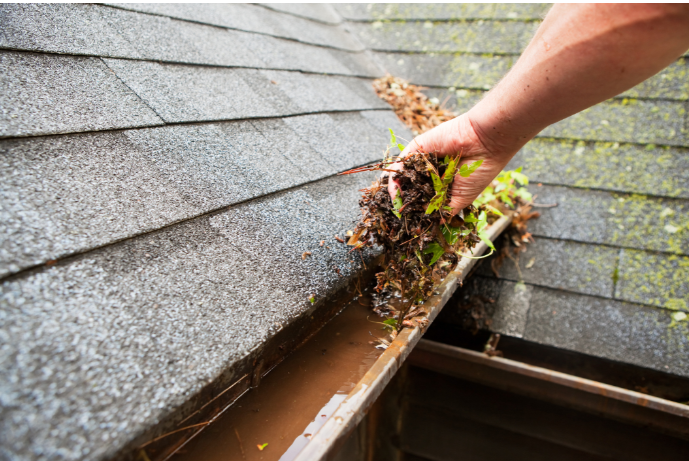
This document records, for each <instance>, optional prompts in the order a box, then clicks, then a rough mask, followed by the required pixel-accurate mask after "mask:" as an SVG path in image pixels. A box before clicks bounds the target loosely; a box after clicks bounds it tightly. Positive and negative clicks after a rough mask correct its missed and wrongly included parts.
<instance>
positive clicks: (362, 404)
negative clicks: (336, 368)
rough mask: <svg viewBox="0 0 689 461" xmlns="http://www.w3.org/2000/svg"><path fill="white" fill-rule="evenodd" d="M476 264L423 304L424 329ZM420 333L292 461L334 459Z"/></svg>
mask: <svg viewBox="0 0 689 461" xmlns="http://www.w3.org/2000/svg"><path fill="white" fill-rule="evenodd" d="M511 222H512V216H511V215H505V216H503V217H502V218H500V219H499V220H498V221H496V222H495V223H493V225H492V226H490V228H489V229H488V235H489V237H490V239H491V240H492V241H494V240H495V239H496V238H497V237H498V236H499V235H500V234H501V233H502V232H503V231H504V230H505V229H506V228H507V226H509V224H510V223H511ZM487 249H488V246H487V245H486V244H485V243H483V242H481V243H479V244H478V245H477V246H476V247H475V248H474V253H473V255H474V257H476V256H481V255H482V254H483V253H485V252H486V250H487ZM476 262H477V261H476V259H468V258H462V259H461V260H460V261H459V263H458V265H457V268H456V269H455V270H454V271H453V272H451V273H450V274H449V275H448V276H447V277H446V278H445V280H444V281H443V282H442V283H441V284H440V286H439V287H438V288H437V290H436V292H437V293H438V294H436V295H434V296H432V297H431V298H430V299H429V300H428V301H426V303H425V305H424V306H425V307H426V312H427V318H428V325H430V324H431V323H432V322H433V320H434V319H435V318H436V317H437V315H438V313H439V312H440V311H441V310H442V308H443V307H444V306H445V304H446V303H447V302H448V301H449V299H450V298H451V297H452V295H453V294H454V292H455V290H456V289H457V287H458V286H461V284H462V282H463V281H464V279H465V278H466V277H467V275H468V274H469V272H470V271H471V269H472V268H473V267H474V265H475V264H476ZM426 328H427V326H426ZM423 333H424V330H422V329H421V328H420V327H414V328H405V329H404V330H402V332H401V333H400V334H399V335H398V336H397V338H395V340H394V341H393V342H392V343H391V344H390V346H389V347H388V348H387V349H386V350H385V352H384V353H383V354H382V355H381V356H380V357H379V358H378V360H377V361H376V362H375V363H374V364H373V366H372V367H371V369H370V370H369V371H368V372H367V373H366V375H364V377H363V378H362V379H361V380H360V381H359V382H358V383H357V385H356V386H355V387H354V389H352V391H351V392H350V393H349V394H348V395H347V397H346V398H345V400H344V401H343V402H342V403H341V404H340V406H339V407H338V408H337V410H336V411H335V412H334V413H333V414H332V416H330V418H329V419H328V420H327V421H326V422H325V424H324V425H323V426H322V427H321V428H320V430H319V431H318V432H316V433H315V434H314V435H313V437H312V438H311V441H310V442H309V444H308V445H306V447H304V449H303V450H302V451H301V453H299V455H297V457H296V458H295V461H320V460H327V459H329V457H331V456H332V455H334V454H335V453H336V452H337V450H338V449H339V447H340V446H341V444H342V443H343V442H344V441H345V440H346V439H347V437H348V436H349V434H350V433H351V432H352V431H353V430H354V429H355V428H356V426H357V425H358V424H359V423H360V422H361V420H362V419H363V418H364V417H365V416H366V414H367V413H368V410H369V409H370V408H371V406H372V405H373V403H374V402H375V401H376V399H377V398H378V397H379V396H380V394H381V393H382V392H383V390H384V389H385V387H386V385H387V384H388V383H389V382H390V380H391V379H392V377H393V376H394V375H395V373H397V371H398V370H399V369H400V367H401V366H402V364H403V363H404V362H405V360H406V359H407V357H409V354H410V353H411V352H412V350H413V349H414V347H415V346H416V345H417V344H418V343H419V340H421V337H422V336H423Z"/></svg>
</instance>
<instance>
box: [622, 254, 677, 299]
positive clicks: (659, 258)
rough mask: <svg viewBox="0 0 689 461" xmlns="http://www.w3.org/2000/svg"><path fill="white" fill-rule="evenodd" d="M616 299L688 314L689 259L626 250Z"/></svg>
mask: <svg viewBox="0 0 689 461" xmlns="http://www.w3.org/2000/svg"><path fill="white" fill-rule="evenodd" d="M615 297H617V298H619V299H624V300H626V301H632V302H638V303H644V304H651V305H655V306H659V307H664V308H666V309H671V310H681V311H688V310H689V305H688V304H687V300H689V257H687V256H677V255H664V254H657V253H651V252H647V251H639V250H624V251H623V253H622V258H621V260H620V280H619V283H618V284H617V289H616V292H615Z"/></svg>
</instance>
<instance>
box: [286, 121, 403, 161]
mask: <svg viewBox="0 0 689 461" xmlns="http://www.w3.org/2000/svg"><path fill="white" fill-rule="evenodd" d="M284 121H285V123H286V124H287V126H289V127H290V128H291V129H293V130H294V131H295V132H296V133H297V134H298V135H299V136H300V137H301V138H302V139H304V140H306V141H307V142H308V143H309V144H310V145H311V147H312V148H313V149H314V150H315V151H317V152H319V153H320V154H321V155H322V156H323V157H324V158H325V159H326V160H327V162H328V163H329V164H330V165H332V166H333V168H334V169H335V170H336V171H338V172H342V171H345V170H348V169H350V168H352V167H354V166H359V165H365V164H367V163H371V162H374V161H379V160H382V158H383V152H384V151H385V148H386V145H387V141H388V135H387V129H388V128H392V129H393V130H394V131H395V132H396V133H398V134H399V135H400V136H401V137H405V138H408V139H411V135H410V134H409V130H407V129H406V128H405V127H404V126H403V125H402V124H401V123H400V121H399V119H397V117H396V116H395V115H394V114H392V113H391V112H389V111H365V112H361V113H360V114H352V113H346V114H318V115H304V116H299V117H290V118H286V119H284ZM351 140H357V143H356V144H355V143H352V142H351Z"/></svg>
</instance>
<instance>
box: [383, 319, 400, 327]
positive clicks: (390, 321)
mask: <svg viewBox="0 0 689 461" xmlns="http://www.w3.org/2000/svg"><path fill="white" fill-rule="evenodd" d="M383 327H384V328H390V329H393V330H394V329H395V327H397V320H395V319H387V320H383Z"/></svg>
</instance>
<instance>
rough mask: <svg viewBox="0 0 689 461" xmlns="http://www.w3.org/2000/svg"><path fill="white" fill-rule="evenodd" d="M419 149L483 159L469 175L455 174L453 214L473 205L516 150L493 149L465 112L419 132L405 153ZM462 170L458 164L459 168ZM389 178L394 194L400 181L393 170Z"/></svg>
mask: <svg viewBox="0 0 689 461" xmlns="http://www.w3.org/2000/svg"><path fill="white" fill-rule="evenodd" d="M417 150H419V151H423V152H427V153H429V154H430V153H433V154H435V155H437V156H438V157H441V158H442V157H445V156H446V155H451V156H453V157H454V156H459V155H461V160H460V162H459V164H460V165H464V164H468V163H473V162H475V161H477V160H483V163H481V166H480V167H479V168H478V169H477V170H476V171H475V172H474V173H472V174H471V176H469V177H468V178H463V177H460V176H459V175H457V176H455V179H454V181H453V182H452V185H451V186H450V195H451V198H450V207H452V214H453V215H454V214H457V213H458V212H459V211H461V210H462V209H464V208H465V207H466V206H468V205H470V204H471V203H472V202H473V201H474V200H475V199H476V197H478V196H479V194H480V193H481V192H483V190H484V189H485V188H486V187H487V186H488V185H490V183H491V181H493V179H494V178H495V177H496V176H497V175H498V174H499V173H500V171H502V170H503V168H504V167H505V165H507V162H509V160H510V158H511V157H512V155H514V152H491V150H489V149H488V148H487V147H486V145H485V142H484V141H482V139H481V137H480V136H479V134H478V133H477V131H476V130H475V128H474V125H473V124H472V122H471V120H470V118H469V115H468V114H463V115H460V116H459V117H456V118H454V119H452V120H449V121H447V122H445V123H443V124H441V125H438V126H437V127H435V128H433V129H432V130H430V131H427V132H426V133H424V134H422V135H419V136H417V137H416V138H414V140H413V141H412V142H410V143H409V145H408V146H407V147H406V148H405V149H404V151H403V152H402V155H401V156H402V157H406V156H407V155H409V154H411V153H413V152H416V151H417ZM387 168H388V169H391V170H401V169H402V168H404V167H403V164H402V162H396V163H393V164H392V165H390V166H388V167H387ZM457 170H458V171H459V166H458V168H457ZM389 174H390V175H391V178H390V180H389V181H388V192H389V193H390V197H391V198H393V199H394V198H395V197H396V195H397V191H398V190H399V189H400V183H399V181H398V180H397V179H395V174H394V173H389Z"/></svg>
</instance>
